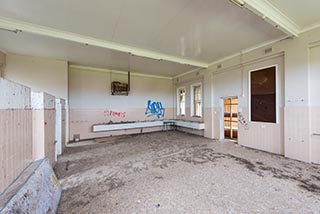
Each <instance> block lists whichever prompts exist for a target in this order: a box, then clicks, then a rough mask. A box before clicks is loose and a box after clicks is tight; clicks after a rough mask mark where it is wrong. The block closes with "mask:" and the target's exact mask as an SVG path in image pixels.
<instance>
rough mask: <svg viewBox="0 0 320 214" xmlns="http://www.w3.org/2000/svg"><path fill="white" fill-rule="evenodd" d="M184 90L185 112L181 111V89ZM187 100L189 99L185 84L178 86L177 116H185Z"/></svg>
mask: <svg viewBox="0 0 320 214" xmlns="http://www.w3.org/2000/svg"><path fill="white" fill-rule="evenodd" d="M182 90H184V91H185V95H184V114H181V112H180V91H182ZM186 101H187V90H186V87H185V86H181V87H178V88H177V116H181V117H184V116H185V115H186Z"/></svg>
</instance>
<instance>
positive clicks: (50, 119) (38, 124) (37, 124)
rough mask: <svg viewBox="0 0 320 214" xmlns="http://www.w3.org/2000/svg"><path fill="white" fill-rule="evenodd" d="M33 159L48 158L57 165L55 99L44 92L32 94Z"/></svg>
mask: <svg viewBox="0 0 320 214" xmlns="http://www.w3.org/2000/svg"><path fill="white" fill-rule="evenodd" d="M31 106H32V132H33V136H32V148H33V150H32V157H33V159H34V160H38V159H41V158H44V157H48V158H49V160H50V163H51V164H52V166H54V164H55V122H56V118H55V97H54V96H52V95H49V94H47V93H43V92H32V95H31Z"/></svg>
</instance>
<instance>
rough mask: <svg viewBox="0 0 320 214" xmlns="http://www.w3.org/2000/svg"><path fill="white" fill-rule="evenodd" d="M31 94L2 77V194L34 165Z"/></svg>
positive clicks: (0, 132)
mask: <svg viewBox="0 0 320 214" xmlns="http://www.w3.org/2000/svg"><path fill="white" fill-rule="evenodd" d="M30 93H31V89H30V88H28V87H25V86H22V85H19V84H17V83H14V82H11V81H8V80H5V79H2V78H0V193H1V192H2V191H3V190H4V189H5V188H6V187H7V186H8V185H9V184H10V183H11V182H12V181H13V180H14V179H15V178H16V177H17V176H18V175H19V174H20V173H21V172H22V171H23V170H24V169H25V167H26V166H28V164H30V163H31V162H32V129H31V128H30V127H32V111H31V105H30V101H31V98H30Z"/></svg>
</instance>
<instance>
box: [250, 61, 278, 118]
mask: <svg viewBox="0 0 320 214" xmlns="http://www.w3.org/2000/svg"><path fill="white" fill-rule="evenodd" d="M250 80H251V82H250V85H251V121H255V122H269V123H276V67H275V66H273V67H270V68H264V69H261V70H257V71H253V72H251V73H250Z"/></svg>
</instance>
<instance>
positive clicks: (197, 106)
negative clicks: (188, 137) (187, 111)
mask: <svg viewBox="0 0 320 214" xmlns="http://www.w3.org/2000/svg"><path fill="white" fill-rule="evenodd" d="M201 92H202V87H201V84H196V85H192V86H191V100H192V106H191V115H192V116H194V117H201V115H202V107H201V97H202V93H201Z"/></svg>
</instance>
